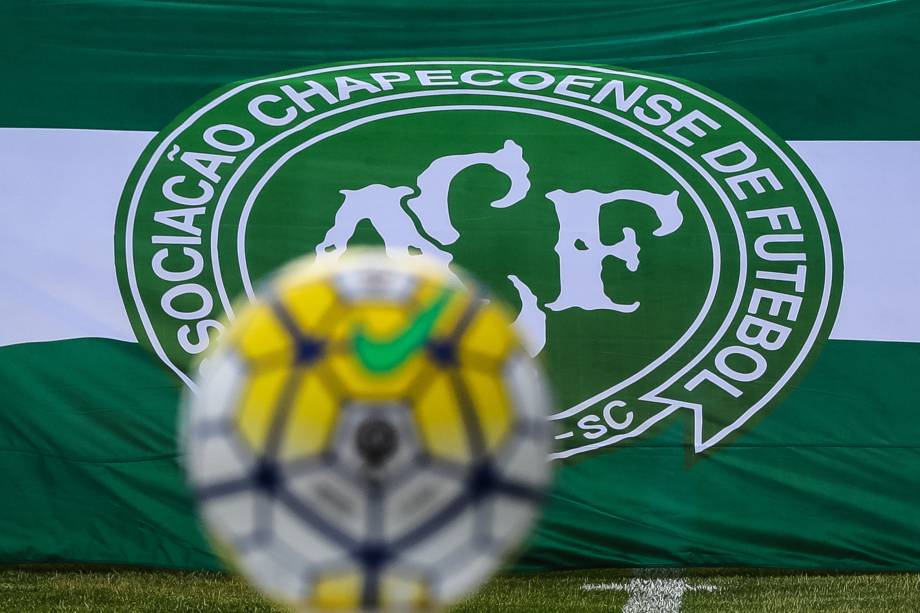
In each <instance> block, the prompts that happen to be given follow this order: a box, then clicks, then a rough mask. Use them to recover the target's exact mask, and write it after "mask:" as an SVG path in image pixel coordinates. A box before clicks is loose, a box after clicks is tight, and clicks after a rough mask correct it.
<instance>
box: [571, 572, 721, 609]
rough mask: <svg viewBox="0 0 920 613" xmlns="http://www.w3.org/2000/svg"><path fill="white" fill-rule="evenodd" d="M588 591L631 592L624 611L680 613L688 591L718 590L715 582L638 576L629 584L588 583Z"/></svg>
mask: <svg viewBox="0 0 920 613" xmlns="http://www.w3.org/2000/svg"><path fill="white" fill-rule="evenodd" d="M581 589H582V590H584V591H586V592H604V591H608V592H609V591H623V592H626V593H627V594H628V595H629V598H628V599H627V601H626V604H625V605H623V613H680V609H681V605H682V604H683V600H684V594H685V593H686V592H698V591H702V592H715V591H717V590H718V589H719V588H718V587H716V586H714V585H706V584H701V585H690V584H689V583H687V582H686V581H685V580H684V579H652V578H640V577H636V578H634V579H630V581H629V583H586V584H585V585H583V586H581Z"/></svg>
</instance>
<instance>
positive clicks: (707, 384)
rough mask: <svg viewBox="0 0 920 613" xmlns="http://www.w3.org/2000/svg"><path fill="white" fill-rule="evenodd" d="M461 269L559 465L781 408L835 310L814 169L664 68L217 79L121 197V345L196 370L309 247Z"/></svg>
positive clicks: (416, 67) (423, 70)
mask: <svg viewBox="0 0 920 613" xmlns="http://www.w3.org/2000/svg"><path fill="white" fill-rule="evenodd" d="M362 244H372V245H374V244H376V245H384V246H385V247H386V248H387V250H388V251H389V252H390V253H401V254H402V253H410V254H412V253H421V254H425V255H428V256H429V257H431V258H433V259H435V260H437V261H439V262H441V263H442V264H443V265H444V266H449V265H450V263H451V262H453V261H456V262H458V263H460V264H462V265H463V266H465V267H466V268H468V269H469V270H471V271H472V272H473V273H474V274H475V275H476V276H478V277H479V278H481V279H483V280H484V281H485V282H486V283H487V284H489V285H490V286H491V287H492V288H493V289H494V291H495V292H496V293H497V294H499V295H500V296H502V297H504V298H506V299H508V300H509V301H510V302H511V303H512V304H514V305H516V306H517V308H518V309H519V314H518V316H517V320H516V325H517V326H518V327H519V328H520V329H521V331H522V333H523V335H524V336H525V337H526V338H527V339H528V341H529V343H528V345H529V346H528V349H529V351H530V353H532V354H533V355H537V354H540V355H541V357H542V358H543V359H544V362H545V364H546V366H547V371H548V373H549V375H550V378H551V379H552V380H553V383H554V387H555V389H556V391H557V398H558V400H559V402H560V409H561V410H560V411H559V412H558V413H557V414H556V415H555V416H554V418H553V419H555V420H556V421H557V422H558V424H557V425H558V429H559V434H558V436H557V439H558V442H559V446H560V451H559V452H557V454H556V455H557V457H568V456H571V455H575V454H578V453H581V452H584V451H589V450H593V449H598V448H601V447H605V446H609V445H613V444H615V443H617V442H619V441H623V440H626V439H629V438H632V437H636V436H639V435H641V434H642V433H643V432H646V431H648V430H649V429H650V428H652V427H653V426H654V425H656V424H657V423H659V422H661V421H662V420H663V419H665V418H667V417H668V416H669V415H671V414H673V413H675V412H679V411H680V410H684V412H687V413H688V414H692V415H693V416H694V419H693V423H694V427H693V428H692V433H693V434H692V444H693V449H694V450H695V451H696V452H701V451H704V450H706V449H708V448H709V447H711V446H713V445H716V444H718V443H719V442H720V441H722V440H723V439H725V437H727V436H729V435H730V434H731V433H733V432H735V431H736V430H737V429H738V428H739V427H741V426H742V425H743V424H744V423H745V422H747V421H748V420H749V419H750V418H751V417H753V416H754V415H755V414H756V413H758V412H759V411H762V410H764V409H765V408H769V407H771V406H773V405H775V404H776V403H777V402H779V400H780V398H781V396H782V394H783V392H784V391H788V389H789V388H790V386H791V384H793V383H794V382H795V381H796V380H797V378H798V377H800V376H801V375H802V374H803V373H804V370H805V368H806V367H807V366H808V364H809V362H810V361H811V360H812V359H813V358H814V357H815V355H817V353H818V351H819V350H820V347H821V345H822V343H823V342H824V341H825V340H826V339H827V337H828V334H829V333H830V329H831V326H832V324H833V321H834V317H835V314H836V310H837V305H838V302H839V297H840V287H841V279H842V273H843V270H842V258H841V247H840V240H839V235H838V232H837V228H836V224H835V222H834V218H833V214H832V212H831V210H830V206H829V204H828V202H827V198H826V197H825V195H824V193H823V191H822V190H821V187H820V185H819V184H818V183H817V181H816V180H815V179H814V177H813V176H812V174H811V172H810V171H809V170H808V168H807V167H806V166H805V164H804V163H803V162H802V161H801V160H800V159H799V158H798V156H797V155H796V154H795V153H794V152H793V151H792V150H791V148H790V147H789V146H788V145H786V143H785V142H783V141H782V140H781V139H779V138H778V137H777V136H776V135H774V134H773V133H772V132H770V131H769V130H768V129H767V128H765V127H764V126H763V125H762V124H761V123H760V122H759V121H757V120H756V119H754V118H752V117H751V116H750V114H749V113H747V112H746V111H744V110H743V109H740V108H738V106H737V105H734V104H732V103H730V102H728V101H726V100H724V99H722V98H720V97H719V96H717V95H715V94H713V93H712V92H709V91H706V90H705V89H703V88H700V87H699V86H696V85H693V84H691V83H687V82H685V81H682V80H678V79H673V78H667V77H663V76H658V75H651V74H646V73H640V72H636V71H632V70H622V69H615V68H608V67H601V66H573V65H566V64H548V63H535V62H503V61H472V60H439V61H421V60H420V61H389V62H373V63H363V64H350V65H336V66H326V67H319V68H313V69H309V70H303V71H299V72H294V73H287V74H279V75H275V76H270V77H265V78H261V79H256V80H252V81H247V82H244V83H240V84H236V85H232V86H230V87H228V88H225V89H223V90H221V91H219V92H216V93H215V94H213V95H212V96H210V97H208V98H207V99H205V100H203V101H201V102H199V103H198V104H196V105H195V106H194V107H193V108H191V109H189V110H188V111H187V112H186V113H184V114H183V115H182V116H180V117H179V118H178V119H176V121H174V122H173V124H172V125H170V126H169V127H167V128H166V129H164V130H163V131H162V132H161V133H160V134H159V135H158V136H157V138H155V139H154V141H153V142H152V143H151V144H150V146H149V147H148V148H147V150H146V151H145V152H144V154H143V156H142V157H141V159H140V160H139V161H138V163H137V165H136V166H135V169H134V171H133V173H132V175H131V177H130V179H129V181H128V184H127V186H126V187H125V191H124V194H123V196H122V201H121V204H120V207H119V215H118V224H117V230H116V259H117V262H118V274H119V283H120V286H121V289H122V294H123V297H124V300H125V304H126V307H127V310H128V313H129V316H130V318H131V321H132V325H133V326H134V329H135V331H136V333H137V336H138V338H140V339H143V341H144V342H146V343H148V344H149V345H150V347H151V348H152V349H153V351H155V352H156V354H157V355H158V356H159V358H160V359H161V360H162V361H163V362H164V363H165V364H166V365H167V366H168V367H169V368H170V369H172V370H173V371H174V372H175V373H176V375H177V376H178V377H179V378H180V379H182V380H183V381H185V382H186V383H187V384H189V385H191V378H190V376H189V374H188V369H189V368H190V364H191V363H192V361H193V359H194V358H195V357H196V356H197V355H198V354H200V353H201V352H203V351H204V350H205V349H206V348H207V347H208V345H209V343H210V341H211V339H212V338H213V337H214V335H216V334H219V333H220V332H221V330H222V324H221V320H222V319H223V318H224V317H226V318H230V319H232V318H233V317H234V313H233V306H232V304H233V301H234V300H235V299H236V298H237V297H238V296H250V297H251V296H253V286H254V285H255V284H257V283H258V282H259V280H260V279H262V278H263V277H265V276H266V275H267V274H268V273H269V272H271V271H273V270H274V269H276V268H277V267H278V266H280V265H281V264H283V263H285V262H287V261H289V260H291V259H293V258H294V257H298V256H302V255H304V254H310V253H313V254H316V256H317V257H319V258H336V257H338V256H339V255H341V254H342V253H343V252H344V251H345V250H346V249H347V248H348V247H350V246H355V245H362Z"/></svg>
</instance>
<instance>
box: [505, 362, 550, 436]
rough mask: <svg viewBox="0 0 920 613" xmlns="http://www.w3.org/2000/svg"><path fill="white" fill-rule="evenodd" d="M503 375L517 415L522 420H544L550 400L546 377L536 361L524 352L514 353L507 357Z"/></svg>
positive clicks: (548, 411) (548, 410) (547, 413)
mask: <svg viewBox="0 0 920 613" xmlns="http://www.w3.org/2000/svg"><path fill="white" fill-rule="evenodd" d="M504 376H505V385H506V386H507V388H508V392H509V394H510V395H511V401H512V403H514V408H515V411H516V412H517V415H518V417H519V418H520V419H523V420H524V421H541V422H542V421H545V420H546V419H547V417H548V416H549V413H550V409H551V407H550V403H551V400H550V393H549V389H548V388H547V386H546V378H545V377H544V376H543V373H542V372H541V371H540V367H539V366H538V365H537V363H536V362H535V361H534V360H533V359H531V358H530V357H528V356H526V355H524V354H521V353H519V354H515V355H513V356H511V358H509V359H508V362H507V364H506V365H505V373H504Z"/></svg>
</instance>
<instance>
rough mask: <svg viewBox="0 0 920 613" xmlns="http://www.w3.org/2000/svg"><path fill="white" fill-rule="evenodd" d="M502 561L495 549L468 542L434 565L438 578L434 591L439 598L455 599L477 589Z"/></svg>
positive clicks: (433, 568)
mask: <svg viewBox="0 0 920 613" xmlns="http://www.w3.org/2000/svg"><path fill="white" fill-rule="evenodd" d="M500 562H501V558H500V556H498V555H497V554H496V553H495V552H494V551H490V550H485V549H480V548H476V547H474V546H473V545H471V544H466V545H464V546H462V547H459V548H457V549H456V550H455V552H454V554H453V555H450V556H448V557H447V558H445V559H444V560H442V561H441V563H439V564H438V565H437V566H434V567H432V570H433V572H434V573H435V574H436V576H437V579H436V580H435V581H434V592H435V594H436V596H437V598H438V599H439V600H445V601H453V600H456V599H458V598H460V597H461V596H463V595H465V594H467V593H469V592H470V591H472V590H474V589H476V588H477V587H478V586H479V585H480V584H481V583H482V582H483V581H485V580H486V579H488V578H489V576H490V575H491V574H492V573H493V572H494V571H495V569H496V567H497V566H498V564H499V563H500Z"/></svg>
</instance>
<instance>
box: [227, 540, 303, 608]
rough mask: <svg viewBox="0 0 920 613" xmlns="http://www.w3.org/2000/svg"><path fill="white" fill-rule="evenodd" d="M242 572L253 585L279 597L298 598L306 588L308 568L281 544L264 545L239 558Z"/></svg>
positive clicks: (291, 599) (287, 599)
mask: <svg viewBox="0 0 920 613" xmlns="http://www.w3.org/2000/svg"><path fill="white" fill-rule="evenodd" d="M240 563H241V564H240V566H241V567H242V570H243V573H244V574H245V575H246V576H247V578H249V580H250V581H252V582H253V583H254V584H255V585H257V586H259V587H260V588H261V589H263V590H264V591H265V592H266V593H268V594H269V595H271V596H274V597H275V598H277V599H279V600H285V601H289V602H290V601H294V600H301V599H303V598H305V597H306V596H307V594H308V593H309V591H310V587H311V585H310V576H311V575H310V568H309V565H308V564H307V563H305V562H304V560H302V559H298V558H296V557H293V556H291V555H290V554H289V553H288V552H286V551H285V550H284V548H282V547H278V546H275V545H273V544H271V543H269V544H268V545H267V546H265V547H262V548H258V549H255V550H253V551H250V552H247V553H246V554H245V555H243V556H242V557H241V558H240Z"/></svg>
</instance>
